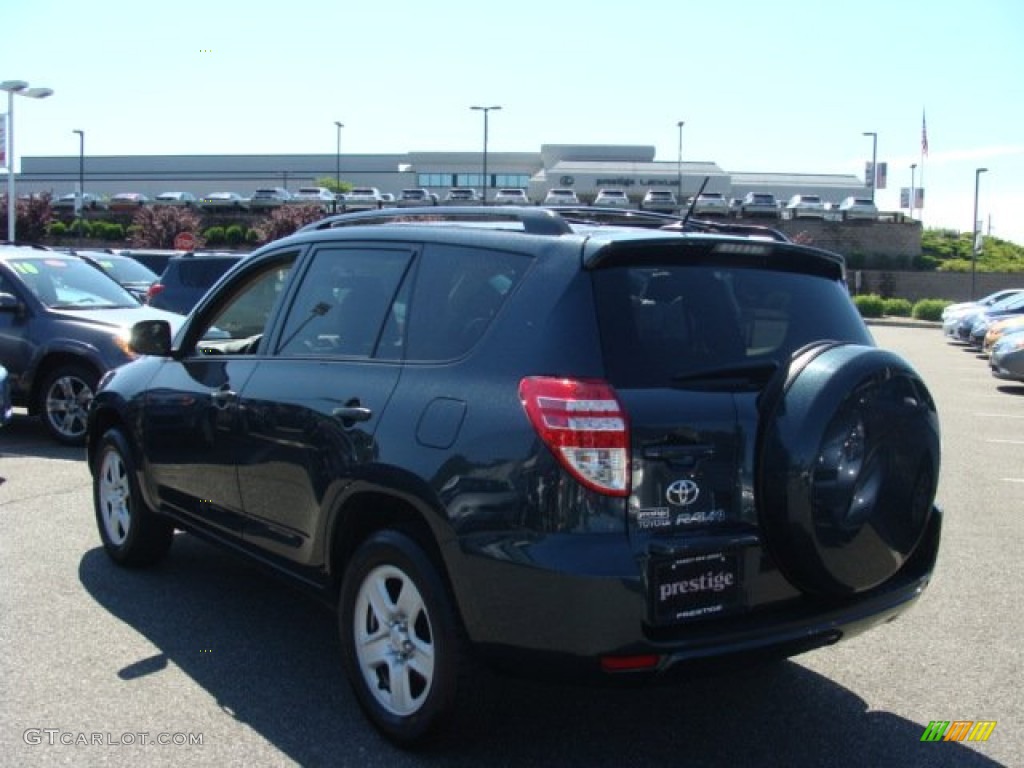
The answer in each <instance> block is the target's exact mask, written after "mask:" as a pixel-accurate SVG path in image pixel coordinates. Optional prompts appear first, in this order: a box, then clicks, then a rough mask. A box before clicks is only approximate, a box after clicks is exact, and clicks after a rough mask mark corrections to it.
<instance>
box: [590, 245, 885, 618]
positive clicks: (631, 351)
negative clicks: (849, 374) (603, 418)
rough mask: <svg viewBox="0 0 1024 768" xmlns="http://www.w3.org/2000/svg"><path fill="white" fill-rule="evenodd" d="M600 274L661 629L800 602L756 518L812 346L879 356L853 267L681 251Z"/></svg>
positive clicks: (727, 248) (610, 264) (790, 251)
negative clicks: (781, 414) (774, 399)
mask: <svg viewBox="0 0 1024 768" xmlns="http://www.w3.org/2000/svg"><path fill="white" fill-rule="evenodd" d="M589 266H591V268H592V269H593V273H592V274H593V285H594V290H595V294H596V304H597V308H598V317H599V324H600V330H601V336H602V347H603V353H604V357H605V365H606V377H607V379H608V381H609V383H610V384H611V385H612V387H613V388H614V389H615V392H616V393H617V395H618V397H619V399H620V401H621V403H622V405H623V407H624V410H625V411H626V414H627V416H628V422H629V426H630V435H631V437H630V440H631V446H630V448H631V469H632V477H631V491H630V497H629V532H630V538H631V541H632V546H633V548H634V551H635V554H636V556H637V557H638V559H639V560H640V561H642V563H643V565H644V568H645V570H646V574H647V578H648V581H649V591H650V599H651V620H652V622H653V623H656V624H657V623H675V622H679V621H685V620H689V619H693V618H699V617H703V616H707V615H710V614H721V615H725V614H728V613H731V612H736V611H739V610H741V609H743V608H749V607H752V606H753V605H757V604H763V603H766V602H771V601H773V600H778V599H784V598H786V597H790V596H792V594H793V591H792V589H791V588H790V587H789V586H788V585H786V584H785V582H784V581H783V580H781V578H780V577H779V575H778V574H777V573H775V572H774V569H773V568H772V567H771V566H770V564H769V560H768V558H767V552H766V549H765V546H764V541H763V538H762V532H761V525H760V523H759V516H758V510H757V508H756V505H755V477H754V475H755V465H756V461H757V457H756V455H755V454H756V445H757V441H758V434H759V429H760V428H761V424H760V416H759V396H760V393H761V392H762V390H763V389H764V388H765V387H766V385H767V384H768V383H769V382H770V381H772V380H774V379H775V378H776V376H777V375H778V371H779V370H780V369H784V368H785V367H786V365H787V364H788V362H789V360H790V357H791V355H792V353H793V352H794V351H795V350H797V349H799V348H800V347H802V346H804V345H805V344H807V343H809V342H812V341H815V340H820V339H836V340H842V341H849V342H854V343H858V344H870V343H871V341H870V337H869V335H868V333H867V331H866V329H865V327H864V325H863V322H862V321H861V320H860V318H859V316H858V315H857V312H856V310H855V309H854V307H853V306H852V303H851V302H850V301H849V298H848V296H847V295H846V290H845V287H844V284H843V283H842V267H841V262H840V261H839V260H838V258H837V257H831V256H830V255H826V254H822V253H820V252H813V251H810V250H806V249H805V250H800V249H798V248H794V247H793V246H791V245H789V244H785V243H779V244H775V243H772V244H768V243H765V244H760V243H751V242H750V241H748V242H747V243H744V244H739V243H736V242H735V241H733V242H732V243H731V244H730V243H729V242H726V241H724V240H723V239H719V238H708V237H696V238H694V237H680V238H679V239H678V240H677V241H675V242H674V243H670V242H667V241H664V240H661V241H658V242H646V243H645V242H634V243H618V244H616V246H615V247H614V248H613V249H611V250H606V251H604V252H602V253H600V254H598V253H595V254H594V255H593V256H592V258H591V259H590V264H589Z"/></svg>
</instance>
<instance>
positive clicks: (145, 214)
mask: <svg viewBox="0 0 1024 768" xmlns="http://www.w3.org/2000/svg"><path fill="white" fill-rule="evenodd" d="M200 225H201V222H200V220H199V216H198V214H196V212H195V211H190V210H188V209H186V208H175V207H174V206H171V205H154V206H146V207H144V208H140V209H139V210H138V211H137V212H136V213H135V216H134V217H133V218H132V224H131V226H130V227H129V228H128V232H129V234H130V236H131V241H132V245H135V246H138V247H141V248H173V247H174V238H175V237H177V236H178V235H179V234H180V233H182V232H191V233H192V234H194V235H196V240H197V241H198V243H197V245H196V247H201V246H202V245H203V242H202V238H201V237H199V236H198V234H199V227H200Z"/></svg>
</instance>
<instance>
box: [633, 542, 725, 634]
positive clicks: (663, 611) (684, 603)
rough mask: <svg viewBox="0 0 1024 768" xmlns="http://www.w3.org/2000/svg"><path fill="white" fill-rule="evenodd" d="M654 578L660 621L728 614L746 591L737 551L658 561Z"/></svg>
mask: <svg viewBox="0 0 1024 768" xmlns="http://www.w3.org/2000/svg"><path fill="white" fill-rule="evenodd" d="M652 567H653V578H652V579H651V589H652V596H651V597H652V602H653V606H654V619H655V621H656V622H658V623H659V624H662V623H666V622H675V621H692V620H695V619H704V618H711V617H715V616H725V615H728V614H730V613H733V612H734V611H736V610H737V609H738V608H739V607H740V597H741V596H742V594H743V590H742V587H741V583H742V579H741V578H740V575H741V574H740V559H739V554H738V553H737V552H709V553H703V554H699V555H690V556H687V557H680V558H676V559H674V560H656V561H654V563H653V566H652Z"/></svg>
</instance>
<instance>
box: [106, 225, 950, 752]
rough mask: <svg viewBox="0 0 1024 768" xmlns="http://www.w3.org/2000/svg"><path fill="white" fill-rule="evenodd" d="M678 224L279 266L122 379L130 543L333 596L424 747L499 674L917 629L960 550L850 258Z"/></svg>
mask: <svg viewBox="0 0 1024 768" xmlns="http://www.w3.org/2000/svg"><path fill="white" fill-rule="evenodd" d="M636 213H637V214H638V215H639V213H640V212H636ZM676 224H677V227H676V228H675V229H674V230H671V231H668V230H666V231H658V230H651V229H626V228H623V227H617V226H602V225H598V224H594V223H592V222H586V221H582V220H580V221H577V220H574V219H573V218H572V217H571V215H569V214H566V215H561V214H559V213H557V212H555V211H552V210H549V209H543V208H513V207H507V208H500V207H495V208H488V209H473V208H467V207H450V208H444V207H437V208H435V207H428V208H422V209H406V210H383V211H372V212H364V213H356V214H347V215H340V216H333V217H328V218H326V219H323V220H321V221H319V222H316V223H315V224H311V225H309V226H307V227H305V228H303V229H302V230H300V231H299V232H298V233H296V234H295V235H293V236H291V237H288V238H285V239H283V240H279V241H277V242H274V243H271V244H269V245H267V246H265V247H263V248H262V249H261V250H259V251H257V252H256V253H255V254H254V255H252V256H251V257H249V258H248V259H246V261H245V262H244V263H242V264H241V265H239V267H237V268H236V269H235V270H234V271H232V272H231V273H230V274H229V275H228V276H227V277H225V279H224V280H222V281H221V282H220V283H219V284H218V286H217V287H216V288H215V289H213V290H212V291H211V292H210V293H209V294H207V295H206V296H205V297H204V298H203V299H202V300H201V301H200V303H199V305H198V306H197V307H196V309H195V310H194V311H193V312H192V314H191V315H190V316H189V318H188V320H187V321H186V323H185V325H184V327H183V328H182V329H181V330H180V331H179V332H178V333H177V334H176V335H173V336H172V333H171V329H170V328H169V326H168V325H167V323H166V322H161V321H151V322H145V323H140V324H138V325H137V326H135V329H134V332H133V336H132V343H133V345H134V348H135V350H136V351H137V352H139V353H142V354H144V355H146V356H145V357H142V358H140V359H138V360H137V361H135V362H133V363H130V364H128V365H126V366H123V367H121V368H118V369H117V370H115V371H113V372H112V373H109V374H107V376H106V377H105V378H104V380H103V383H102V386H101V388H100V391H99V393H98V395H97V397H96V399H95V401H94V403H93V406H92V409H91V411H90V414H89V432H88V433H89V443H88V460H89V466H90V468H91V471H92V473H93V477H94V499H95V515H96V521H97V525H98V529H99V536H100V538H101V540H102V542H103V545H104V547H105V548H106V551H107V552H108V554H109V555H110V557H111V558H113V560H114V561H116V562H117V563H119V564H122V565H125V566H144V565H149V564H152V563H155V562H156V561H158V560H160V559H161V558H162V557H164V556H165V555H166V554H167V552H168V550H169V548H170V547H171V543H172V541H173V539H174V535H173V534H174V530H175V529H181V530H184V531H188V532H191V533H193V534H196V535H198V536H201V537H204V538H206V539H208V540H210V541H213V542H215V543H218V544H221V545H223V546H225V547H227V548H228V549H230V550H232V551H234V552H237V553H242V554H244V555H246V556H247V557H249V558H251V559H252V560H254V561H257V562H259V563H262V564H264V565H267V566H269V567H271V568H272V569H274V570H276V571H277V572H278V573H280V574H281V575H283V576H286V577H287V578H289V579H291V580H292V581H293V582H295V583H297V584H301V585H305V586H307V587H310V588H312V589H313V590H315V591H316V592H317V593H318V594H320V595H322V596H323V597H324V598H326V599H327V600H329V601H331V602H332V603H333V604H334V605H336V606H337V610H338V617H339V627H340V633H341V648H342V656H343V661H344V665H345V667H346V670H347V673H348V677H349V680H350V682H351V685H352V687H353V689H354V691H355V694H356V698H357V700H358V701H359V704H360V705H361V707H362V708H363V710H364V711H365V713H366V714H367V716H368V718H369V719H370V720H371V721H372V722H373V724H374V725H375V726H376V727H377V728H378V729H379V730H380V731H381V732H382V733H383V734H385V735H386V736H387V737H388V738H390V739H392V740H394V741H396V742H398V743H401V744H406V745H408V744H415V743H418V742H420V741H422V740H424V739H426V738H428V737H431V736H434V735H436V734H437V733H438V732H440V731H441V730H442V729H443V726H444V725H445V723H446V722H447V721H448V720H449V716H450V715H451V714H452V712H453V710H454V709H455V708H456V706H457V703H458V702H459V701H460V698H461V696H460V693H461V692H462V686H464V685H465V684H467V683H468V681H471V680H472V679H473V678H472V676H467V675H464V674H460V670H464V669H465V666H464V664H465V663H466V661H467V660H469V659H473V660H482V661H486V662H490V663H492V664H494V665H497V666H500V667H504V668H510V667H513V666H514V668H515V669H517V670H524V669H525V670H531V671H533V672H535V673H540V672H541V671H544V673H545V674H547V673H552V672H557V673H558V674H564V675H570V674H572V675H584V676H592V677H597V678H603V679H605V680H621V679H630V680H635V679H638V678H643V677H656V676H663V675H664V674H665V673H667V672H669V671H671V670H673V669H676V668H683V667H684V666H685V665H686V664H688V663H689V662H693V661H696V660H705V659H709V658H721V659H726V660H728V659H731V658H736V657H738V656H747V655H752V654H755V655H758V656H760V655H761V654H772V655H782V656H785V655H791V654H795V653H799V652H802V651H807V650H809V649H813V648H818V647H821V646H827V645H831V644H832V643H835V642H837V641H840V640H843V639H845V638H848V637H850V636H853V635H855V634H856V633H858V632H860V631H862V630H866V629H868V628H870V627H872V626H875V625H878V624H881V623H883V622H887V621H889V620H891V619H892V618H894V617H895V616H897V615H898V614H899V613H900V612H902V611H903V610H904V609H906V608H908V607H909V606H910V605H911V604H912V603H913V602H914V601H915V600H916V599H917V598H918V597H919V596H920V595H921V593H922V590H923V589H924V588H925V586H926V585H927V583H928V581H929V578H930V575H931V572H932V569H933V566H934V564H935V560H936V554H937V551H938V546H939V534H940V527H941V512H940V511H939V509H938V508H937V507H936V506H935V504H934V497H935V492H936V487H937V483H938V479H939V464H940V449H939V445H940V440H939V425H938V419H937V415H936V409H935V405H934V403H933V401H932V398H931V396H930V395H929V392H928V389H927V388H926V386H925V384H924V382H923V381H922V380H921V378H920V377H919V376H918V374H917V373H916V372H915V370H914V369H913V368H912V367H911V366H910V365H909V364H908V363H906V362H905V361H904V360H903V359H901V358H900V357H899V356H897V355H896V354H894V353H892V352H889V351H886V350H884V349H880V348H878V347H876V346H875V345H874V343H873V341H872V337H871V335H870V333H869V331H868V329H867V328H866V327H865V325H864V323H863V321H862V320H861V318H860V316H859V314H858V313H857V311H856V309H855V308H854V305H853V303H852V302H851V300H850V298H849V295H848V293H847V290H846V286H845V282H844V277H845V276H844V265H843V261H842V258H841V257H839V256H837V255H834V254H832V253H829V252H825V251H822V250H817V249H814V248H811V247H808V246H802V245H797V244H794V243H791V242H787V241H784V240H770V239H767V238H762V237H742V236H735V235H721V234H708V233H707V232H702V231H700V229H699V227H700V226H701V225H699V224H688V223H687V222H685V221H679V222H676ZM210 587H211V589H215V588H216V585H215V584H211V585H210ZM548 662H554V663H548Z"/></svg>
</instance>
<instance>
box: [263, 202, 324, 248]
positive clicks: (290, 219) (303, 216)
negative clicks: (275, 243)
mask: <svg viewBox="0 0 1024 768" xmlns="http://www.w3.org/2000/svg"><path fill="white" fill-rule="evenodd" d="M323 217H324V213H323V211H322V210H320V206H318V205H283V206H281V207H280V208H278V209H276V210H275V211H274V212H273V213H271V214H270V215H269V216H267V217H266V218H264V219H263V220H262V221H260V223H259V224H257V225H256V226H255V227H254V229H255V230H256V231H257V232H258V233H259V237H260V241H261V242H264V243H269V242H270V241H271V240H277V239H278V238H281V237H287V236H288V235H290V234H292V233H293V232H294V231H295V230H297V229H298V228H299V227H304V226H305V225H306V224H311V223H312V222H314V221H319V220H320V219H322V218H323Z"/></svg>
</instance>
